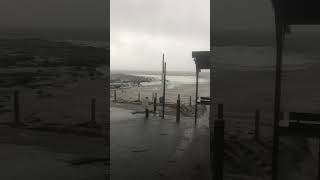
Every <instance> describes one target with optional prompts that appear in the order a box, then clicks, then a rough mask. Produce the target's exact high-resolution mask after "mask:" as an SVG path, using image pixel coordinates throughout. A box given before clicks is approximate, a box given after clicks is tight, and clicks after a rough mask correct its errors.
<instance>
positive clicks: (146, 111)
mask: <svg viewBox="0 0 320 180" xmlns="http://www.w3.org/2000/svg"><path fill="white" fill-rule="evenodd" d="M145 114H146V118H149V109H148V108H146V109H145Z"/></svg>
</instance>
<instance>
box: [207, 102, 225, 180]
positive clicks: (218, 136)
mask: <svg viewBox="0 0 320 180" xmlns="http://www.w3.org/2000/svg"><path fill="white" fill-rule="evenodd" d="M213 133H214V136H213V142H211V143H213V146H211V147H213V152H212V153H211V154H212V155H213V157H211V167H212V172H213V179H214V180H223V166H224V163H223V161H224V119H223V105H222V104H219V105H218V119H216V120H215V121H214V132H213ZM210 139H211V138H210Z"/></svg>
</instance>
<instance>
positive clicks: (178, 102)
mask: <svg viewBox="0 0 320 180" xmlns="http://www.w3.org/2000/svg"><path fill="white" fill-rule="evenodd" d="M176 121H177V123H179V122H180V94H178V100H177V116H176Z"/></svg>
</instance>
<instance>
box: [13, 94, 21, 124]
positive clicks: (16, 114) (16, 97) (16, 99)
mask: <svg viewBox="0 0 320 180" xmlns="http://www.w3.org/2000/svg"><path fill="white" fill-rule="evenodd" d="M14 123H15V124H16V125H17V124H19V123H20V104H19V91H18V90H15V91H14Z"/></svg>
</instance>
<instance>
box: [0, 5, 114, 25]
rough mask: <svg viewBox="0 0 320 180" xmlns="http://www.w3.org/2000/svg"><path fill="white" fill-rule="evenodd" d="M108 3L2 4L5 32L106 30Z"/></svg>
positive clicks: (0, 15)
mask: <svg viewBox="0 0 320 180" xmlns="http://www.w3.org/2000/svg"><path fill="white" fill-rule="evenodd" d="M108 8H109V1H108V0H1V1H0V26H1V27H2V28H11V27H22V28H47V27H50V28H51V27H53V28H106V27H108V26H109V21H108V19H109V18H108V14H109V12H108V10H107V9H108Z"/></svg>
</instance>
